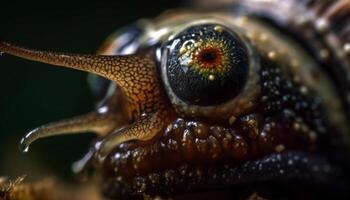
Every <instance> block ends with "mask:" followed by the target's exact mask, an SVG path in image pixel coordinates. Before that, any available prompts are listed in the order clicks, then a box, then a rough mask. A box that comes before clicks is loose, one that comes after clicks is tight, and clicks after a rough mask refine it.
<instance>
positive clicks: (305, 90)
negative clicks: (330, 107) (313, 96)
mask: <svg viewBox="0 0 350 200" xmlns="http://www.w3.org/2000/svg"><path fill="white" fill-rule="evenodd" d="M300 92H301V93H302V94H307V93H308V89H307V87H306V86H301V87H300Z"/></svg>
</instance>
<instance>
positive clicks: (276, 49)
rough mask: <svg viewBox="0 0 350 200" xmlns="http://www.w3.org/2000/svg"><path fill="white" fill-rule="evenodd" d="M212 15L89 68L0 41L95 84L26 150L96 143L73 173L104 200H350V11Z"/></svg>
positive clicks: (264, 6)
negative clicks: (167, 199) (90, 173)
mask: <svg viewBox="0 0 350 200" xmlns="http://www.w3.org/2000/svg"><path fill="white" fill-rule="evenodd" d="M220 3H221V4H220ZM220 3H219V2H215V4H214V2H212V1H208V2H207V1H202V2H199V1H198V2H197V7H194V8H192V9H188V10H186V9H185V10H178V11H171V12H165V13H164V14H162V15H160V16H159V17H157V18H155V19H153V20H141V21H139V22H137V23H135V24H134V25H131V26H129V27H126V28H124V29H122V31H120V32H117V34H113V35H112V36H111V37H109V38H108V39H107V40H106V42H105V43H104V44H103V45H102V47H101V49H100V50H99V52H98V54H97V55H93V54H91V55H81V54H70V53H60V52H50V51H41V50H33V49H28V48H24V47H20V46H17V45H15V44H12V43H8V42H5V41H1V42H0V51H1V52H4V53H5V54H11V55H14V56H18V57H22V58H25V59H29V60H34V61H38V62H44V63H47V64H51V65H56V66H62V67H67V68H73V69H77V70H82V71H86V72H89V73H92V74H95V75H97V76H95V77H94V78H93V79H94V80H95V81H94V83H95V85H94V87H93V88H95V90H94V91H93V92H95V93H97V94H99V95H101V94H102V96H103V97H102V98H101V101H100V102H99V106H98V108H97V109H96V110H95V111H92V112H90V113H88V114H85V115H81V116H77V117H74V118H71V119H66V120H62V121H58V122H53V123H49V124H46V125H43V126H40V127H38V128H36V129H34V130H32V131H30V132H29V133H28V134H26V135H25V137H24V138H23V139H22V141H21V148H22V150H23V151H28V149H29V146H30V145H31V143H33V142H34V141H36V140H38V139H40V138H44V137H50V136H56V135H62V134H77V133H84V132H94V133H96V142H94V143H93V144H92V145H91V148H90V150H89V151H88V153H87V154H86V155H85V156H84V158H83V159H82V160H81V161H78V162H76V163H75V164H74V170H75V171H76V172H81V171H84V170H87V169H90V168H92V169H94V171H95V172H96V174H97V175H98V176H99V177H100V183H101V184H100V185H101V191H102V193H103V194H104V196H105V197H106V198H110V199H131V198H135V199H138V198H142V197H143V196H144V195H150V196H158V195H160V196H175V197H176V196H181V195H199V196H202V197H208V196H211V195H213V196H217V195H219V197H223V198H224V197H225V198H240V197H243V198H244V197H247V195H248V196H249V194H252V193H256V192H257V193H259V194H262V196H263V197H266V198H268V199H270V198H272V199H280V198H283V199H296V198H298V199H306V198H311V199H313V198H325V197H344V196H346V195H349V194H348V193H349V191H347V188H349V180H348V179H349V174H348V171H347V169H348V168H349V167H348V166H349V163H348V162H349V158H348V156H349V155H350V154H349V149H348V147H349V145H350V138H349V136H350V135H349V133H350V132H349V116H350V98H349V97H350V79H349V77H350V28H349V26H348V24H347V23H348V22H349V20H350V18H349V14H350V1H348V0H336V1H326V0H325V1H316V0H302V1H296V0H248V1H247V0H246V1H243V0H236V1H232V2H226V1H223V2H220ZM212 192H213V193H212ZM220 194H222V196H220Z"/></svg>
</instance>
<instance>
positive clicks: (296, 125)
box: [293, 122, 300, 131]
mask: <svg viewBox="0 0 350 200" xmlns="http://www.w3.org/2000/svg"><path fill="white" fill-rule="evenodd" d="M293 129H294V130H295V131H298V130H300V124H299V123H298V122H295V123H294V124H293Z"/></svg>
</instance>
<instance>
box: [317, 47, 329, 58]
mask: <svg viewBox="0 0 350 200" xmlns="http://www.w3.org/2000/svg"><path fill="white" fill-rule="evenodd" d="M319 56H320V58H321V59H327V58H328V57H329V51H328V50H327V49H322V50H321V51H320V52H319Z"/></svg>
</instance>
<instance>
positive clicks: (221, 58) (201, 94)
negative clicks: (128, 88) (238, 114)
mask: <svg viewBox="0 0 350 200" xmlns="http://www.w3.org/2000/svg"><path fill="white" fill-rule="evenodd" d="M168 46H169V47H170V48H169V52H168V55H167V61H166V70H165V74H163V76H166V79H167V82H168V85H169V87H170V89H171V90H172V92H173V94H174V95H173V96H175V97H176V98H179V100H181V101H183V102H185V103H186V104H188V105H198V106H210V105H217V104H221V103H225V102H227V101H229V100H230V99H232V98H234V97H235V96H237V95H238V94H239V93H240V92H241V91H242V89H243V88H244V86H245V83H246V81H247V76H248V72H249V59H248V58H249V57H248V51H247V48H246V47H245V44H244V43H243V41H242V40H241V39H240V37H239V36H238V35H237V34H236V33H234V32H232V31H231V30H229V29H228V28H225V27H223V26H221V25H215V24H204V25H198V26H192V27H189V28H187V29H185V30H184V31H182V32H181V33H179V34H178V35H177V36H175V38H174V39H172V40H171V41H169V44H168ZM163 78H164V77H163Z"/></svg>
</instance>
